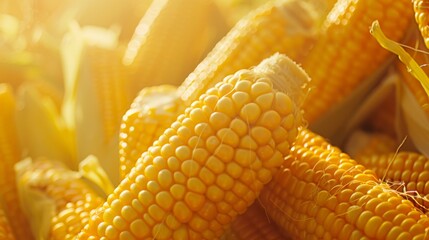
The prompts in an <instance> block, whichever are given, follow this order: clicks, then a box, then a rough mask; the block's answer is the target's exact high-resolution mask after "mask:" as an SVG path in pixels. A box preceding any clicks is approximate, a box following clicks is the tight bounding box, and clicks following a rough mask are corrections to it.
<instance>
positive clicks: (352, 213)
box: [346, 205, 362, 224]
mask: <svg viewBox="0 0 429 240" xmlns="http://www.w3.org/2000/svg"><path fill="white" fill-rule="evenodd" d="M361 213H362V208H361V207H359V206H354V205H352V206H350V207H349V209H347V214H346V219H347V221H348V222H350V223H351V224H355V223H356V221H357V220H358V218H359V216H360V214H361Z"/></svg>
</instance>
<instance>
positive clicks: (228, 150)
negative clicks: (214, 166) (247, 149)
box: [215, 144, 235, 162]
mask: <svg viewBox="0 0 429 240" xmlns="http://www.w3.org/2000/svg"><path fill="white" fill-rule="evenodd" d="M234 153H235V151H234V148H233V147H231V146H229V145H227V144H220V145H219V146H218V147H217V149H216V151H215V155H216V156H217V157H218V158H219V159H220V160H222V161H223V162H230V161H231V160H232V159H233V158H234Z"/></svg>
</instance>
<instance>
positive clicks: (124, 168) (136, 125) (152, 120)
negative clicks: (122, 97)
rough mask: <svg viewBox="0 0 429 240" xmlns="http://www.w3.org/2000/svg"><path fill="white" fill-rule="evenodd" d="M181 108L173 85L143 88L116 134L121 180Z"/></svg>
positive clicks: (183, 106)
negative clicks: (117, 134) (117, 136)
mask: <svg viewBox="0 0 429 240" xmlns="http://www.w3.org/2000/svg"><path fill="white" fill-rule="evenodd" d="M184 109H185V105H184V104H183V102H182V101H181V99H180V97H179V96H178V94H177V88H176V87H175V86H171V85H161V86H156V87H146V88H143V90H142V91H140V93H139V95H138V96H137V97H136V99H134V102H133V103H132V104H131V107H130V109H129V110H128V111H127V112H126V113H125V114H124V116H123V118H122V123H121V128H120V133H119V134H120V135H119V161H120V174H121V179H123V178H124V177H125V175H126V174H128V173H129V172H130V170H131V168H133V167H134V165H135V163H136V161H137V159H138V158H139V157H140V156H141V154H142V153H143V152H145V151H146V150H147V149H148V148H149V147H150V146H152V144H153V142H154V141H155V140H156V139H158V137H159V136H161V134H162V133H163V132H164V130H165V129H167V128H168V127H169V126H170V125H171V123H172V122H174V120H176V118H177V116H178V115H179V114H180V113H181V112H183V110H184Z"/></svg>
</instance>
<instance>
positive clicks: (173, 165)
mask: <svg viewBox="0 0 429 240" xmlns="http://www.w3.org/2000/svg"><path fill="white" fill-rule="evenodd" d="M167 165H168V169H170V171H172V172H174V171H177V170H178V169H179V168H180V163H179V160H178V159H177V158H176V157H174V156H172V157H169V158H168V160H167Z"/></svg>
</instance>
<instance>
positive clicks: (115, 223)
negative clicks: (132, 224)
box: [113, 216, 127, 230]
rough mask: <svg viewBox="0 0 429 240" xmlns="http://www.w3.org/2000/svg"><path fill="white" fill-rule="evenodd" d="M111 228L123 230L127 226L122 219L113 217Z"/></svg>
mask: <svg viewBox="0 0 429 240" xmlns="http://www.w3.org/2000/svg"><path fill="white" fill-rule="evenodd" d="M113 226H114V227H115V228H117V229H118V230H124V229H125V227H126V226H127V223H126V222H125V221H124V219H123V218H122V217H121V216H115V217H114V218H113Z"/></svg>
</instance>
